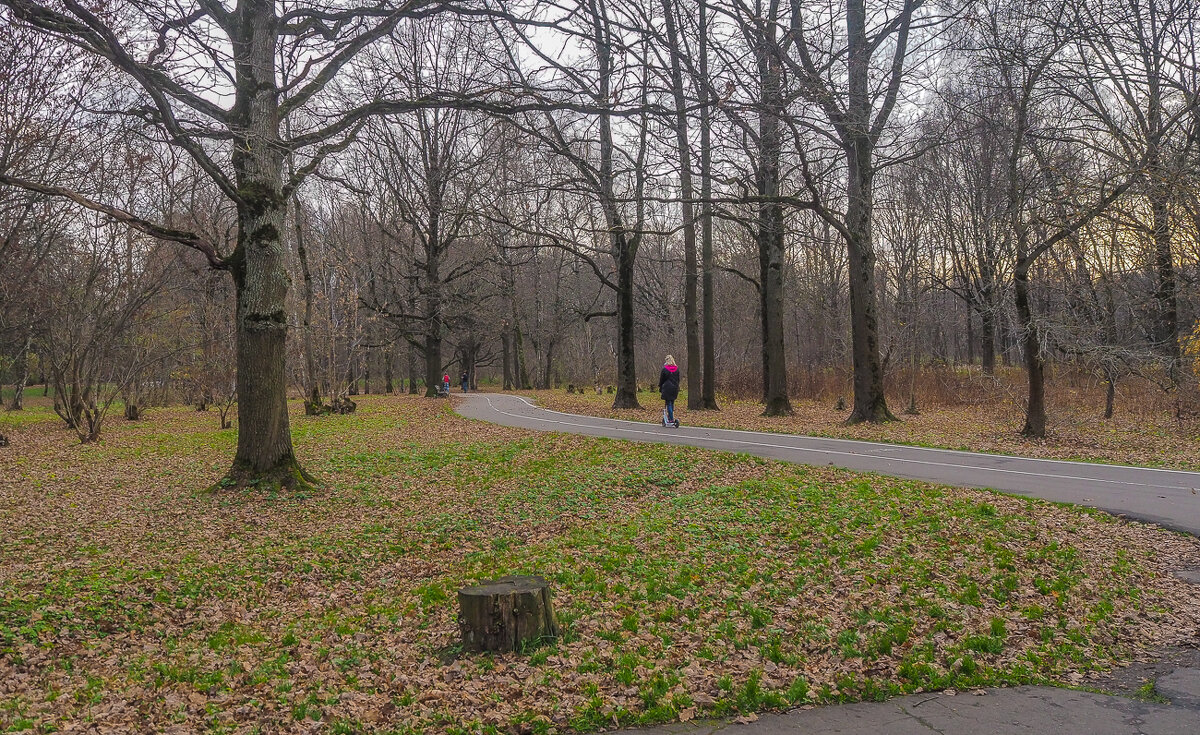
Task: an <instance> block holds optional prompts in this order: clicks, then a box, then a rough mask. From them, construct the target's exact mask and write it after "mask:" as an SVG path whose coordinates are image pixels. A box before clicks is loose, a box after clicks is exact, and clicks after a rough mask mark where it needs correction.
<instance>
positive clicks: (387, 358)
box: [383, 345, 396, 396]
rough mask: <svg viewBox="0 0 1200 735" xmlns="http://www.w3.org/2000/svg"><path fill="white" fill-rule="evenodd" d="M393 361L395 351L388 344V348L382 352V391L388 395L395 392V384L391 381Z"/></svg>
mask: <svg viewBox="0 0 1200 735" xmlns="http://www.w3.org/2000/svg"><path fill="white" fill-rule="evenodd" d="M395 362H396V355H395V352H394V351H393V349H392V347H391V346H390V345H389V346H388V348H387V349H386V350H384V352H383V392H384V393H386V394H388V395H389V396H390V395H391V394H393V393H395V392H396V386H395V385H394V384H393V382H392V379H393V375H392V370H393V363H395Z"/></svg>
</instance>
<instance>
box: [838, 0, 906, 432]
mask: <svg viewBox="0 0 1200 735" xmlns="http://www.w3.org/2000/svg"><path fill="white" fill-rule="evenodd" d="M846 30H847V49H848V65H847V71H848V74H847V83H848V89H849V97H848V99H849V103H848V114H847V116H848V117H849V118H850V120H849V125H848V136H847V137H848V138H849V139H848V140H847V141H846V143H847V146H846V154H847V156H846V158H847V163H848V169H849V170H848V172H847V192H846V230H847V232H848V233H849V236H848V237H847V241H846V245H847V250H848V252H849V277H850V337H851V342H852V350H851V352H852V355H853V363H854V410H853V411H852V412H851V414H850V418H849V419H847V421H848V423H856V422H860V421H894V420H895V418H896V417H895V416H893V415H892V412H891V411H889V410H888V406H887V400H886V399H885V397H884V393H883V364H882V363H881V362H880V359H879V326H878V319H877V316H876V313H875V310H876V299H875V248H874V244H873V241H872V237H873V233H872V226H871V219H872V210H873V208H874V199H873V198H874V191H873V188H874V176H875V170H874V163H873V161H872V155H873V153H874V150H873V149H874V142H873V141H872V139H871V133H870V129H871V125H872V122H871V96H870V92H869V89H868V74H869V71H870V69H869V67H870V64H869V62H870V56H871V49H870V48H869V47H868V45H867V37H866V9H865V6H864V4H863V0H848V1H847V3H846Z"/></svg>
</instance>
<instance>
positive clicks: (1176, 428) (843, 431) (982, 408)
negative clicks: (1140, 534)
mask: <svg viewBox="0 0 1200 735" xmlns="http://www.w3.org/2000/svg"><path fill="white" fill-rule="evenodd" d="M520 393H521V394H522V395H526V396H529V397H530V398H533V399H534V400H535V401H536V402H537V403H538V404H539V405H541V406H544V407H545V408H549V409H553V410H556V411H564V412H567V413H578V414H584V415H588V416H601V417H605V418H618V419H630V420H633V421H649V422H652V423H657V422H658V421H659V418H660V415H661V413H662V407H663V403H662V400H661V399H660V398H659V396H658V393H657V391H654V392H644V393H639V394H638V400H639V402H640V403H641V405H642V408H641V409H632V410H630V409H622V410H615V409H613V408H612V402H613V397H612V396H611V395H608V394H600V395H597V394H596V393H594V392H588V393H584V394H579V393H575V394H568V393H567V392H566V391H564V390H535V391H520ZM1070 399H1071V396H1070V394H1069V393H1068V394H1066V395H1062V394H1061V392H1060V395H1057V396H1055V397H1054V399H1053V402H1052V403H1051V405H1050V407H1049V409H1048V412H1049V419H1050V422H1049V427H1048V434H1047V437H1046V438H1045V439H1040V440H1033V439H1026V438H1025V437H1022V436H1021V435H1020V431H1021V427H1022V426H1023V424H1024V420H1025V418H1024V413H1023V410H1024V409H1023V407H1022V406H1020V405H1018V403H1017V402H1013V401H1008V400H1005V401H996V402H994V403H988V404H979V405H962V406H932V407H923V408H922V409H921V412H920V413H919V414H917V415H915V416H910V415H907V414H904V413H902V412H901V408H902V407H903V406H902V405H897V406H892V410H893V411H895V412H896V415H897V417H898V418H899V419H900V420H899V421H895V422H888V423H884V424H855V425H853V426H847V425H846V424H845V421H846V418H847V417H848V416H849V415H850V412H849V410H845V411H838V410H836V408H835V406H834V403H833V402H832V401H826V402H818V401H813V400H793V401H792V408H793V410H794V415H792V416H785V417H768V416H763V415H762V411H763V406H762V404H761V403H759V402H756V401H734V400H730V399H727V398H722V399H721V400H720V401H718V403H719V405H720V406H721V410H720V411H688V410H687V391H683V392H682V393H681V394H680V397H679V400H678V401H677V402H676V404H675V411H676V413H677V414H678V418H679V420H680V421H681V422H682V423H683V424H686V425H689V426H707V427H711V428H717V429H743V430H748V431H770V432H778V433H783V434H804V435H808V436H823V437H832V438H837V439H861V440H866V441H877V442H888V443H892V444H909V445H914V446H921V447H938V448H941V449H963V450H968V451H973V452H989V453H994V454H1008V455H1014V456H1020V457H1041V458H1046V459H1066V460H1080V461H1085V462H1106V463H1112V464H1129V465H1139V466H1143V467H1167V468H1172V469H1181V470H1200V422H1191V423H1180V422H1179V421H1177V420H1176V419H1175V418H1174V417H1172V416H1170V415H1169V414H1167V413H1166V412H1162V413H1161V414H1152V413H1146V412H1134V413H1130V412H1126V411H1119V412H1118V413H1117V414H1116V415H1115V416H1114V417H1113V418H1112V419H1107V420H1106V419H1104V418H1103V413H1102V412H1101V411H1099V410H1096V409H1095V407H1089V408H1082V409H1081V408H1079V407H1078V406H1079V405H1081V404H1080V403H1078V402H1075V401H1072V400H1070Z"/></svg>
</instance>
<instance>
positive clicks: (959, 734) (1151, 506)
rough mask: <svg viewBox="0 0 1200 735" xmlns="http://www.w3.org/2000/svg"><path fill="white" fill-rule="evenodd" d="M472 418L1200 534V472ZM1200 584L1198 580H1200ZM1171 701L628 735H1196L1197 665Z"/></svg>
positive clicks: (778, 720) (524, 408)
mask: <svg viewBox="0 0 1200 735" xmlns="http://www.w3.org/2000/svg"><path fill="white" fill-rule="evenodd" d="M455 400H456V404H455V405H456V408H457V410H458V412H459V413H461V414H462V415H464V416H467V417H468V418H475V419H481V420H484V421H491V422H494V423H498V424H504V425H506V426H515V427H519V428H524V429H536V430H542V431H561V432H565V433H572V434H585V435H588V436H604V437H610V438H613V439H627V440H631V441H642V442H661V443H665V444H684V445H690V446H696V447H705V448H708V449H720V450H727V451H734V452H746V453H749V454H755V455H758V456H761V457H769V458H772V459H780V460H785V461H789V462H799V463H804V464H815V465H834V466H837V467H844V468H847V469H852V470H864V471H869V472H878V473H881V474H886V475H894V476H897V477H906V478H911V479H918V480H929V481H931V482H938V483H944V484H948V485H966V486H972V487H985V488H995V489H998V490H1004V491H1006V492H1011V493H1018V494H1021V495H1029V496H1033V497H1039V498H1045V499H1047V500H1055V501H1060V502H1069V503H1077V504H1080V505H1086V506H1090V507H1093V508H1098V509H1100V510H1105V511H1108V512H1110V513H1116V514H1119V515H1124V516H1128V517H1130V518H1134V519H1138V520H1144V521H1150V522H1154V523H1158V524H1161V525H1163V526H1166V527H1168V528H1173V529H1176V530H1180V531H1185V532H1188V533H1192V534H1195V535H1200V495H1198V494H1197V493H1200V473H1197V472H1177V471H1173V470H1158V469H1150V468H1141V467H1122V466H1119V465H1102V464H1089V463H1083V462H1059V461H1054V460H1042V459H1026V458H1020V457H1007V456H1002V455H994V454H980V453H973V452H956V451H950V450H944V449H924V448H920V447H905V446H899V445H894V444H879V443H874V442H860V441H851V440H842V439H821V438H815V437H805V436H794V435H789V434H772V433H764V432H751V431H732V430H725V429H705V428H693V427H683V428H680V429H671V428H664V427H661V426H656V425H654V424H646V423H641V422H636V421H621V420H616V419H601V418H594V417H590V416H578V415H574V414H565V413H560V412H557V411H550V410H547V409H543V408H538V407H537V406H535V405H534V404H533V403H532V402H531V401H529V400H528V399H526V398H523V397H521V396H513V395H504V394H473V395H467V396H460V397H456V399H455ZM1197 581H1200V579H1198V580H1197ZM1156 687H1157V692H1158V694H1160V695H1162V696H1163V697H1166V698H1167V699H1169V700H1170V703H1169V704H1164V703H1155V702H1146V701H1141V700H1136V699H1130V698H1127V697H1119V696H1106V695H1101V694H1089V693H1086V692H1077V691H1072V690H1068V689H1055V688H1051V687H1017V688H1014V689H988V690H986V692H987V694H986V695H984V696H975V695H972V694H970V693H966V692H963V693H959V694H957V695H955V696H949V695H947V694H945V693H941V692H938V693H928V694H918V695H912V696H908V697H898V698H896V699H892V700H889V701H887V702H882V703H874V702H864V703H860V704H851V705H841V706H825V707H815V708H810V709H806V710H796V711H793V712H789V713H785V714H772V715H762V716H761V717H759V718H758V719H757V720H756V721H755V722H753V723H750V724H737V723H731V722H707V723H694V722H689V723H676V724H673V725H667V726H664V727H660V728H653V729H650V730H636V731H629V733H630V735H635V734H636V735H708V734H710V733H715V732H717V731H718V730H727V731H729V732H730V733H738V732H745V733H746V735H802V734H809V733H811V734H813V735H816V734H817V733H821V734H825V733H845V734H848V735H876V734H881V735H929V733H937V734H938V735H1030V734H1038V735H1040V734H1045V735H1057V734H1059V733H1081V734H1084V735H1200V669H1197V668H1188V667H1181V668H1178V669H1175V670H1174V671H1172V672H1170V673H1169V674H1167V675H1165V676H1163V677H1161V678H1159V679H1158V680H1157V682H1156Z"/></svg>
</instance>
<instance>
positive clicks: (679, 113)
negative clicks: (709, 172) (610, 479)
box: [662, 0, 704, 409]
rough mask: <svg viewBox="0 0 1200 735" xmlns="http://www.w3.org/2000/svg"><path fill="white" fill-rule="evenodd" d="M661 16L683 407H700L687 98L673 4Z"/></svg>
mask: <svg viewBox="0 0 1200 735" xmlns="http://www.w3.org/2000/svg"><path fill="white" fill-rule="evenodd" d="M662 5H663V18H664V19H665V21H666V30H667V43H668V45H669V46H670V56H671V92H672V94H673V96H674V98H675V147H676V148H677V150H678V153H679V189H680V193H681V197H680V202H679V207H680V213H681V217H682V219H683V264H684V265H683V321H684V332H685V333H686V338H687V391H688V397H687V407H688V408H689V409H700V408H703V407H704V396H703V395H702V393H703V389H702V388H701V364H700V360H701V357H700V333H699V324H698V323H697V318H696V317H697V305H696V297H697V293H696V291H697V285H698V283H697V281H698V277H699V274H698V273H697V271H696V205H695V203H694V202H693V199H694V198H695V189H694V188H693V186H692V151H691V147H690V144H689V143H688V117H687V99H686V97H685V96H684V89H683V69H682V65H681V64H680V61H679V54H681V53H683V49H682V47H681V46H680V44H679V33H678V31H677V30H676V26H675V3H674V2H672V0H663V3H662Z"/></svg>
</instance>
